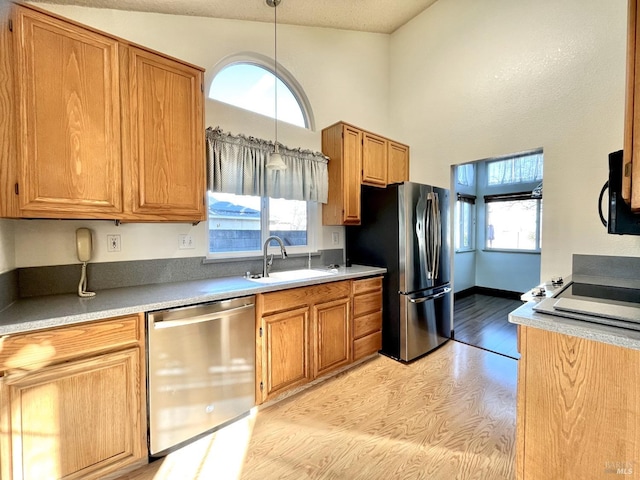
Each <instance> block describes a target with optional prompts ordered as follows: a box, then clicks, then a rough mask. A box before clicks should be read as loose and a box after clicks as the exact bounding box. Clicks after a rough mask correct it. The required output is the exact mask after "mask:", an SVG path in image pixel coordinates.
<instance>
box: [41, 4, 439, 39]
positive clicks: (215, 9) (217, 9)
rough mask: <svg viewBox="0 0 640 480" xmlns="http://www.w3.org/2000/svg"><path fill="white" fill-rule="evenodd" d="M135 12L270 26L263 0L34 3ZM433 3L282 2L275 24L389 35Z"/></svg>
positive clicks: (269, 11)
mask: <svg viewBox="0 0 640 480" xmlns="http://www.w3.org/2000/svg"><path fill="white" fill-rule="evenodd" d="M37 1H38V2H39V3H51V4H59V5H80V6H83V7H95V8H111V9H116V10H131V11H139V12H157V13H168V14H174V15H195V16H200V17H216V18H228V19H236V20H250V21H258V22H273V17H274V15H273V14H274V12H273V8H272V7H269V6H268V5H267V4H266V0H37ZM436 1H437V0H401V1H397V0H396V1H393V0H392V1H389V0H323V1H318V0H282V3H280V5H279V6H278V12H277V13H278V23H279V24H280V23H283V24H290V25H303V26H310V27H329V28H339V29H345V30H357V31H361V32H372V33H393V32H394V31H395V30H397V29H398V28H399V27H401V26H402V25H404V24H405V23H407V22H408V21H409V20H411V19H412V18H414V17H415V16H417V15H418V14H419V13H421V12H423V11H424V10H425V9H427V8H428V7H429V6H431V5H432V4H434V3H435V2H436Z"/></svg>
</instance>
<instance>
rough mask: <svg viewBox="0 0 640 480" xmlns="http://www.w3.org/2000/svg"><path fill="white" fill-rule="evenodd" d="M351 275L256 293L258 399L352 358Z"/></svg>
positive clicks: (338, 365)
mask: <svg viewBox="0 0 640 480" xmlns="http://www.w3.org/2000/svg"><path fill="white" fill-rule="evenodd" d="M350 289H351V287H350V281H349V280H344V281H339V282H332V283H323V284H319V285H313V286H309V287H300V288H292V289H289V290H281V291H277V292H272V293H264V294H258V295H257V297H256V330H257V331H256V342H257V345H256V403H258V404H260V403H263V402H265V401H267V400H271V399H273V398H275V397H277V396H279V395H280V394H282V393H284V392H286V391H288V390H291V389H293V388H295V387H298V386H301V385H304V384H305V383H308V382H310V381H311V380H313V379H314V378H318V377H320V376H322V375H324V374H326V373H328V372H330V371H332V370H335V369H337V368H339V367H342V366H345V365H348V364H349V363H350V362H351V330H350V328H351V326H350V325H351V314H350V310H351V299H350Z"/></svg>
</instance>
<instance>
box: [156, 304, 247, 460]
mask: <svg viewBox="0 0 640 480" xmlns="http://www.w3.org/2000/svg"><path fill="white" fill-rule="evenodd" d="M147 339H148V340H147V341H148V349H147V352H148V353H147V360H148V361H147V367H148V370H147V372H148V383H147V400H148V406H149V451H150V454H151V455H152V456H157V455H162V454H164V453H166V451H168V450H169V449H171V448H172V447H175V446H177V445H179V444H181V443H183V442H186V441H187V440H190V439H192V438H194V437H198V436H199V435H200V434H203V433H205V432H207V431H209V430H211V429H213V428H215V427H217V426H219V425H221V424H223V423H225V422H227V421H229V420H232V419H234V418H236V417H239V416H241V415H243V414H244V413H246V412H248V411H249V410H250V409H251V408H252V407H253V406H254V405H255V297H254V296H248V297H241V298H235V299H231V300H223V301H217V302H211V303H206V304H199V305H194V306H190V307H184V308H177V309H172V310H164V311H158V312H150V313H148V314H147Z"/></svg>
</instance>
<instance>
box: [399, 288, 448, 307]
mask: <svg viewBox="0 0 640 480" xmlns="http://www.w3.org/2000/svg"><path fill="white" fill-rule="evenodd" d="M449 292H451V287H445V288H444V289H443V290H442V291H441V292H438V293H436V294H435V295H429V296H428V297H422V298H410V299H409V301H410V302H411V303H424V302H426V301H428V300H435V299H437V298H440V297H444V296H445V295H446V294H447V293H449Z"/></svg>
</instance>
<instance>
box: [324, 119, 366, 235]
mask: <svg viewBox="0 0 640 480" xmlns="http://www.w3.org/2000/svg"><path fill="white" fill-rule="evenodd" d="M322 153H324V154H325V155H327V156H328V157H329V166H328V170H329V193H328V195H327V203H325V204H323V205H322V224H323V225H358V224H360V171H361V170H362V166H361V165H362V164H361V162H362V132H361V131H360V130H359V129H357V128H354V127H352V126H350V125H346V124H342V123H339V124H335V125H332V126H331V127H328V128H325V129H324V130H322Z"/></svg>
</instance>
